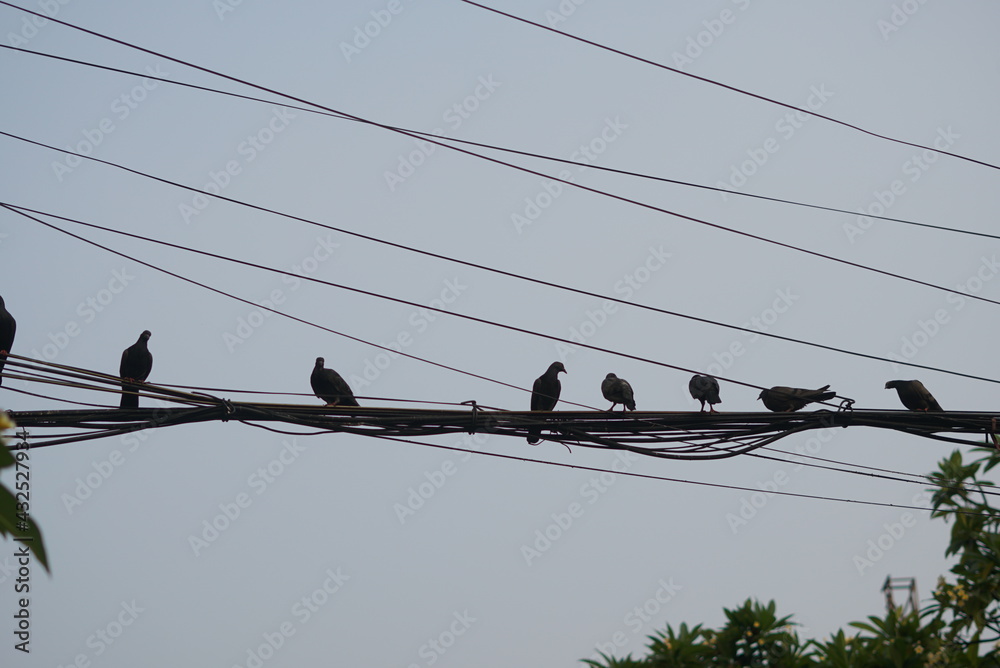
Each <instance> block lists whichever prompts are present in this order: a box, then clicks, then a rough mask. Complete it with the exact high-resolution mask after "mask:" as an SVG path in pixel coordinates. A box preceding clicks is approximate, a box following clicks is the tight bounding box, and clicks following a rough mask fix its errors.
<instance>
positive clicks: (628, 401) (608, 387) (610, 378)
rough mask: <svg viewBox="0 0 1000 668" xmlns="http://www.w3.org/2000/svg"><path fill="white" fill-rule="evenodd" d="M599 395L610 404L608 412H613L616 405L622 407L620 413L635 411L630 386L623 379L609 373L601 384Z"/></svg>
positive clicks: (633, 397)
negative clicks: (626, 410)
mask: <svg viewBox="0 0 1000 668" xmlns="http://www.w3.org/2000/svg"><path fill="white" fill-rule="evenodd" d="M601 394H603V395H604V398H605V399H607V400H608V401H610V402H611V408H609V409H608V410H609V411H613V410H614V409H615V406H617V405H618V404H621V405H622V411H624V410H625V409H628V410H630V411H634V410H635V396H634V395H633V393H632V386H631V385H629V384H628V381H627V380H625V379H624V378H619V377H618V376H616V375H615V374H613V373H609V374H608V375H607V376H605V378H604V381H603V382H601Z"/></svg>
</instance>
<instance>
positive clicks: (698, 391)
mask: <svg viewBox="0 0 1000 668" xmlns="http://www.w3.org/2000/svg"><path fill="white" fill-rule="evenodd" d="M688 392H690V393H691V397H692V398H694V399H697V400H698V401H700V402H701V412H702V413H704V412H705V404H706V403H708V411H709V412H710V413H714V412H715V404H721V403H722V399H720V398H719V381H718V380H716V379H715V378H712V377H711V376H702V375H701V374H697V373H696V374H695V375H694V376H692V377H691V380H690V381H689V382H688Z"/></svg>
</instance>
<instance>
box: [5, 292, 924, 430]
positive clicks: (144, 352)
mask: <svg viewBox="0 0 1000 668" xmlns="http://www.w3.org/2000/svg"><path fill="white" fill-rule="evenodd" d="M16 329H17V322H16V321H15V320H14V317H13V316H12V315H11V314H10V313H9V312H8V311H7V308H6V306H5V304H4V301H3V297H0V373H2V372H3V367H4V364H5V363H6V358H7V353H9V352H10V349H11V346H12V345H13V343H14V333H15V331H16ZM150 336H152V334H151V333H150V331H149V330H148V329H147V330H145V331H144V332H143V333H142V334H140V335H139V340H138V341H136V342H135V343H133V344H132V345H131V346H129V347H128V348H126V349H125V350H124V351H123V352H122V359H121V364H120V365H119V368H118V376H119V377H120V378H121V381H122V383H121V385H122V394H121V404H120V407H121V408H138V407H139V394H138V392H137V391H136V390H137V389H138V385H139V384H140V383H144V382H145V381H146V379H147V378H148V377H149V373H150V371H152V369H153V355H152V353H150V352H149V347H148V345H147V344H148V342H149V337H150ZM560 373H567V371H566V367H565V366H564V365H563V363H562V362H553V363H552V364H550V365H549V368H548V369H547V370H546V371H545V373H543V374H542V375H541V376H539V377H538V378H536V379H535V382H534V384H533V385H532V387H531V410H532V411H551V410H553V409H555V407H556V404H557V403H558V401H559V395H560V393H561V392H562V384H561V383H560V382H559V374H560ZM309 381H310V384H311V385H312V390H313V393H315V395H316V396H317V397H318V398H319V399H322V400H323V401H324V402H325V403H326V404H327V405H328V406H347V407H352V406H360V404H358V400H357V399H355V398H354V393H353V392H352V391H351V388H350V386H349V385H348V384H347V381H345V380H344V378H343V377H342V376H341V375H340V374H339V373H337V372H336V371H334V370H333V369H327V368H326V366H325V361H324V359H323V358H322V357H317V358H316V366H315V367H313V371H312V375H311V376H310V378H309ZM0 382H2V377H0ZM885 389H895V390H896V392H897V393H898V394H899V399H900V401H901V402H902V403H903V405H904V406H905V407H906V408H908V409H910V410H913V411H943V409H942V408H941V406H940V405H939V404H938V402H937V401H936V400H935V399H934V397H933V396H932V395H931V393H930V392H929V391H928V390H927V388H926V387H924V384H923V383H921V382H920V381H919V380H890V381H889V382H887V383H886V384H885ZM688 390H689V391H690V393H691V396H692V397H693V398H694V399H696V400H697V401H700V402H701V412H704V411H705V404H708V409H709V412H712V413H714V412H716V411H715V404H719V403H722V399H720V398H719V381H718V380H717V379H715V378H713V377H712V376H704V375H701V374H695V375H694V376H693V377H692V378H691V381H690V382H689V383H688ZM601 394H602V395H603V396H604V398H605V399H607V400H608V401H610V402H611V408H609V409H608V410H609V411H613V410H614V408H615V406H618V405H621V407H622V411H623V412H624V411H626V410H630V411H634V410H635V394H634V392H633V391H632V386H631V385H630V384H629V382H628V381H627V380H625V379H624V378H619V377H618V376H616V375H615V374H613V373H609V374H608V375H607V376H606V377H605V378H604V380H603V381H602V382H601ZM835 396H837V394H836V392H833V391H832V390H830V386H829V385H824V386H823V387H821V388H819V389H816V390H807V389H802V388H798V387H784V386H780V385H779V386H775V387H772V388H770V389H766V390H762V391H761V393H760V395H758V397H757V398H758V399H759V400H761V401H763V402H764V406H765V407H766V408H767V409H768V410H770V411H774V412H791V411H797V410H799V409H801V408H804V407H805V406H807V405H809V404H811V403H815V402H821V401H828V400H830V399H832V398H834V397H835ZM541 429H542V428H541V426H537V425H536V426H532V427H531V428H530V429H529V435H528V443H531V444H535V443H538V442H539V440H540V434H541Z"/></svg>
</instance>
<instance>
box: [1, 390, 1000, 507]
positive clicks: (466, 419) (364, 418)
mask: <svg viewBox="0 0 1000 668" xmlns="http://www.w3.org/2000/svg"><path fill="white" fill-rule="evenodd" d="M666 415H669V414H666ZM666 415H664V416H661V417H666ZM696 415H697V416H700V417H701V418H703V419H705V420H709V419H712V420H716V419H720V418H721V417H722V416H720V415H718V414H716V415H711V414H710V415H707V416H706V415H704V414H696ZM750 415H751V414H747V416H750ZM966 415H969V414H966ZM840 416H841V417H844V418H846V417H850V418H852V419H854V418H857V417H859V416H858V415H857V414H849V413H843V414H840ZM979 416H980V417H983V416H985V414H979ZM11 417H12V418H13V419H14V420H15V421H16V422H17V423H18V424H19V425H21V426H23V427H37V426H44V425H49V426H56V425H58V426H63V427H73V426H75V425H82V424H87V425H92V424H95V423H97V422H100V421H102V422H103V423H104V425H105V426H103V427H100V428H99V429H97V430H94V429H92V428H90V427H83V428H87V429H90V433H87V434H83V435H79V436H73V437H70V438H59V439H49V440H46V441H43V442H41V443H37V444H36V445H34V446H33V447H36V448H37V447H50V446H54V445H60V444H65V443H69V442H78V441H82V440H93V439H95V438H102V437H106V436H114V435H118V434H124V433H129V432H132V431H137V430H140V429H145V428H154V427H157V428H158V427H165V426H174V425H180V424H192V423H196V422H207V421H216V420H230V421H239V422H242V423H247V424H250V423H255V422H263V421H277V422H283V423H289V424H295V425H298V426H300V427H314V428H318V429H322V430H323V431H324V432H332V433H337V432H341V433H349V434H355V435H363V436H368V437H372V438H381V439H385V440H393V441H401V442H404V443H408V444H411V445H420V446H424V447H431V448H437V449H443V450H450V451H456V452H467V453H474V454H481V455H484V456H489V457H495V458H499V459H508V460H514V461H524V462H532V463H537V464H547V465H551V466H559V467H562V468H571V469H578V470H581V471H593V472H597V473H613V474H618V475H623V476H625V477H634V478H644V479H650V480H659V481H663V482H673V483H679V484H690V485H699V486H705V487H712V488H717V489H730V490H735V491H744V492H753V493H760V492H762V491H763V490H760V489H758V488H753V487H746V486H742V485H727V484H723V483H713V482H706V481H696V480H686V479H682V478H674V477H667V476H658V475H653V474H647V473H638V472H632V471H610V470H607V469H602V468H599V467H593V466H582V465H577V464H567V463H563V462H552V461H548V460H542V459H534V458H528V457H520V456H516V455H507V454H501V453H490V452H483V451H480V450H472V449H467V448H460V447H456V446H444V445H439V444H435V443H426V442H421V441H414V440H412V438H410V436H415V435H427V436H431V435H445V434H457V433H463V432H467V431H468V432H471V433H490V434H498V435H517V436H523V435H524V434H526V433H527V427H528V426H529V425H530V424H531V422H530V421H529V420H527V418H528V417H530V416H525V415H524V414H519V413H506V412H500V413H494V414H488V415H484V414H477V413H475V412H468V411H416V412H414V411H404V410H400V409H388V410H385V409H371V408H368V409H362V408H344V409H341V408H337V409H333V410H330V409H326V408H320V407H312V406H309V407H305V406H291V405H289V406H276V405H273V404H246V403H232V402H220V403H219V404H217V405H213V406H202V407H185V408H173V409H153V410H144V409H127V410H121V409H116V410H104V411H21V412H12V413H11ZM583 417H589V418H592V419H590V420H587V421H585V422H584V424H588V425H590V426H591V428H595V426H600V425H601V423H602V422H603V423H604V425H605V426H604V427H603V428H605V429H607V428H608V424H609V422H610V420H611V419H612V418H621V419H616V420H615V422H623V423H628V422H633V423H635V422H636V421H634V420H630V419H628V418H627V417H625V416H622V415H621V414H616V415H615V416H608V415H607V414H599V415H586V414H579V413H575V414H572V417H570V419H575V420H580V419H581V418H583ZM753 417H757V418H760V417H767V418H769V420H770V421H779V420H781V419H782V418H783V416H777V415H773V414H769V415H765V416H761V415H760V414H756V415H753ZM794 417H796V418H798V419H812V418H814V417H816V416H815V414H811V415H810V414H797V415H795V416H794ZM910 417H911V418H915V419H917V418H923V417H925V416H920V415H916V414H913V413H911V414H910ZM647 419H648V418H647ZM983 419H989V418H988V417H983ZM115 422H117V423H119V425H120V426H117V427H115V426H112V425H113V424H114V423H115ZM420 425H423V426H424V427H425V428H424V429H420V428H419V427H420ZM255 426H257V425H255ZM550 426H551V425H550ZM563 426H565V425H563ZM426 427H429V428H430V430H428V429H426ZM276 431H281V430H276ZM617 431H620V432H623V433H626V432H628V431H629V427H628V426H625V427H623V428H619V429H617ZM282 433H284V432H282ZM578 433H579V432H578ZM619 447H620V449H630V450H632V451H633V452H637V454H655V453H654V452H653V451H643V449H641V448H640V449H635V448H627V447H625V446H624V445H622V444H619ZM936 486H939V487H944V486H943V485H940V484H938V485H936ZM767 493H769V494H774V495H776V496H788V497H796V498H808V499H814V500H821V501H835V502H841V503H857V504H859V505H871V506H883V507H893V508H903V509H913V510H934V509H933V508H926V507H922V506H914V505H905V504H892V503H886V502H877V501H866V500H859V499H849V498H843V497H831V496H825V495H819V494H803V493H799V492H789V491H783V490H767ZM968 514H973V515H976V514H978V513H973V512H970V513H968Z"/></svg>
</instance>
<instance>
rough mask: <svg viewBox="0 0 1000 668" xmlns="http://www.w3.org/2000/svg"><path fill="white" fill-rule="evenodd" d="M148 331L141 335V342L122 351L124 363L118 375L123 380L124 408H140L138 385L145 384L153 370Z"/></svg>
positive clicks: (122, 403) (119, 366) (122, 405)
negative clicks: (148, 344) (148, 345)
mask: <svg viewBox="0 0 1000 668" xmlns="http://www.w3.org/2000/svg"><path fill="white" fill-rule="evenodd" d="M150 336H152V334H150V332H149V330H148V329H147V330H146V331H144V332H143V333H142V334H140V335H139V340H138V341H136V342H135V343H133V344H132V345H130V346H129V347H128V348H126V349H125V350H123V351H122V361H121V364H119V365H118V375H119V377H121V379H122V400H121V404H120V405H121V407H122V408H138V407H139V395H138V394H137V393H136V390H138V388H137V387H136V386H135V384H136V383H143V382H145V381H146V379H147V378H149V372H150V371H152V370H153V355H152V353H150V352H149V348H148V347H146V344H147V342H148V341H149V337H150Z"/></svg>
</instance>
